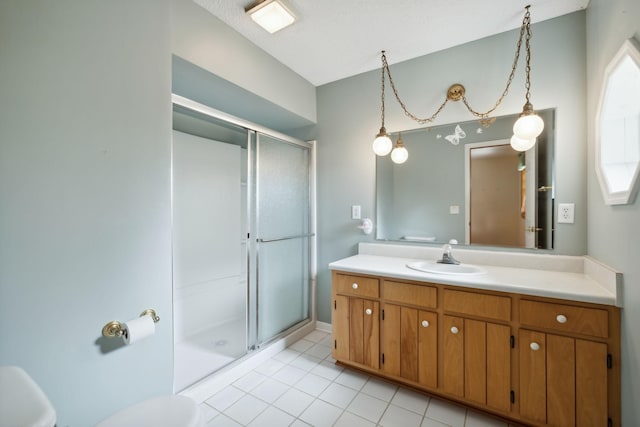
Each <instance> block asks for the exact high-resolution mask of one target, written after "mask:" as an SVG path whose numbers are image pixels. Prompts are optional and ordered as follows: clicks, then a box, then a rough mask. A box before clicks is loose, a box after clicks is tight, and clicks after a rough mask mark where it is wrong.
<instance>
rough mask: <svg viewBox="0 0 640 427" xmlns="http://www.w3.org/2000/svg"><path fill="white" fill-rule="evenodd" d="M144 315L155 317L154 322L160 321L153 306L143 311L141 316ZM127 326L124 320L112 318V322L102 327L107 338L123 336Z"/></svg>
mask: <svg viewBox="0 0 640 427" xmlns="http://www.w3.org/2000/svg"><path fill="white" fill-rule="evenodd" d="M142 316H151V318H152V319H153V323H158V322H159V321H160V317H159V316H158V315H157V314H156V311H155V310H154V309H152V308H149V309H147V310H145V311H143V312H142V313H140V317H142ZM125 330H126V328H125V326H124V324H123V323H122V322H118V321H117V320H112V321H111V322H109V323H107V324H106V325H104V327H103V328H102V335H103V336H105V337H107V338H115V337H121V336H124V334H125Z"/></svg>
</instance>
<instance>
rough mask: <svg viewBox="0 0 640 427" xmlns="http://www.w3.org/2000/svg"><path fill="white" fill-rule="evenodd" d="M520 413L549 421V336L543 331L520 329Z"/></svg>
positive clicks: (538, 420)
mask: <svg viewBox="0 0 640 427" xmlns="http://www.w3.org/2000/svg"><path fill="white" fill-rule="evenodd" d="M518 342H519V345H518V350H519V355H520V415H522V416H523V417H525V418H527V419H529V420H532V421H536V422H539V423H546V422H547V356H546V348H547V337H546V334H544V333H542V332H535V331H527V330H520V332H519V334H518Z"/></svg>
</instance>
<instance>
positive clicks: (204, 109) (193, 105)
mask: <svg viewBox="0 0 640 427" xmlns="http://www.w3.org/2000/svg"><path fill="white" fill-rule="evenodd" d="M171 103H172V105H177V106H180V107H183V108H185V109H188V110H191V111H194V112H196V113H200V114H203V115H205V116H209V117H213V118H215V119H218V120H222V121H225V122H228V123H231V124H233V125H236V126H239V127H242V128H245V129H246V130H247V156H248V159H247V160H248V161H247V167H248V170H247V212H246V215H247V228H248V233H247V250H246V257H247V289H246V290H247V310H246V313H247V330H246V333H247V336H246V338H247V352H246V354H245V356H244V357H246V356H248V355H250V354H251V353H252V352H254V351H256V350H259V349H260V348H262V347H264V346H266V345H268V344H270V343H272V342H274V341H276V340H279V339H281V338H283V337H285V336H287V335H289V334H290V333H292V332H294V331H296V330H298V329H300V328H302V327H304V326H305V325H308V324H310V323H315V322H316V276H317V241H316V235H317V233H316V224H317V221H316V144H315V141H302V140H300V139H296V138H293V137H291V136H289V135H285V134H283V133H280V132H278V131H274V130H272V129H269V128H267V127H264V126H262V125H259V124H256V123H252V122H250V121H248V120H244V119H241V118H238V117H235V116H233V115H231V114H228V113H225V112H223V111H220V110H216V109H215V108H211V107H209V106H207V105H204V104H201V103H198V102H196V101H193V100H191V99H189V98H185V97H183V96H180V95H176V94H173V93H172V94H171ZM258 134H263V135H266V136H268V137H272V138H275V139H278V140H281V141H283V142H284V143H289V144H294V145H298V146H301V147H304V148H306V149H308V150H309V234H308V238H309V283H308V285H307V286H308V289H307V290H308V293H309V296H308V305H309V306H308V307H307V312H308V314H309V317H308V318H306V319H303V320H301V321H300V322H298V323H296V324H295V325H292V326H291V327H289V328H287V329H285V330H284V331H282V332H280V333H278V334H276V335H275V336H273V337H270V338H269V339H267V340H265V341H263V342H258V313H257V310H258V309H259V307H258V300H257V296H258V294H257V292H258V289H257V286H259V282H258V270H257V268H258V260H259V258H258V254H257V249H256V243H257V242H256V230H255V228H256V223H257V217H258V214H259V213H258V212H257V206H256V201H257V191H256V188H255V183H256V181H255V178H256V172H257V171H256V170H255V163H256V162H257V157H256V155H257V153H254V150H255V146H256V145H257V141H258ZM252 159H256V160H255V161H253V160H252ZM253 259H255V261H254V262H252V260H253ZM254 283H255V287H256V289H255V292H253V291H252V288H254ZM254 301H255V302H254ZM252 305H255V310H252ZM242 358H243V357H241V358H240V359H242ZM232 363H234V362H232Z"/></svg>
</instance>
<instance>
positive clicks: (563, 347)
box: [547, 334, 576, 426]
mask: <svg viewBox="0 0 640 427" xmlns="http://www.w3.org/2000/svg"><path fill="white" fill-rule="evenodd" d="M575 366H576V349H575V340H574V339H573V338H569V337H563V336H559V335H552V334H547V424H550V425H552V426H575V425H576V418H575V413H576V390H575V383H576V376H575Z"/></svg>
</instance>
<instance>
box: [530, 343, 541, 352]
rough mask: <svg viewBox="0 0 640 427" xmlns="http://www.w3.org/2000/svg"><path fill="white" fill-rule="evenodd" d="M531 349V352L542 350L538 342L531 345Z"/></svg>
mask: <svg viewBox="0 0 640 427" xmlns="http://www.w3.org/2000/svg"><path fill="white" fill-rule="evenodd" d="M529 347H531V350H533V351H538V350H540V344H538V343H537V342H532V343H531V344H529Z"/></svg>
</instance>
